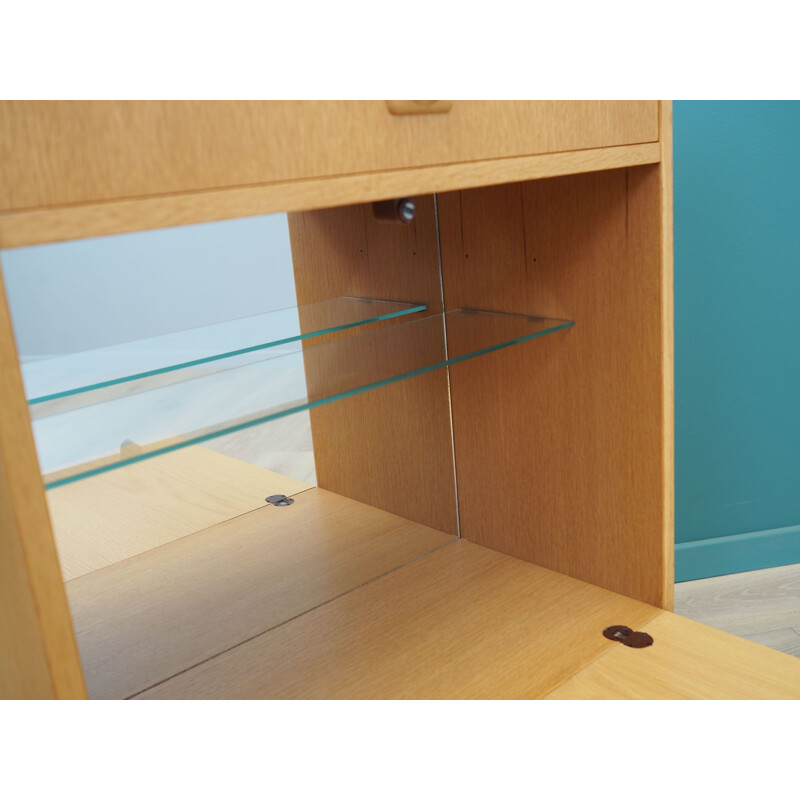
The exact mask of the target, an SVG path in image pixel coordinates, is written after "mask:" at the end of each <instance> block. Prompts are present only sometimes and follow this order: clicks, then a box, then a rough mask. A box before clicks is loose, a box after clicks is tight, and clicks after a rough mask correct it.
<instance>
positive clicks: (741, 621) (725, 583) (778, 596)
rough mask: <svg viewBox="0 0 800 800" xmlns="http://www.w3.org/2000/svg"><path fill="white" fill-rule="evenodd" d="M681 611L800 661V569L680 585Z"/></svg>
mask: <svg viewBox="0 0 800 800" xmlns="http://www.w3.org/2000/svg"><path fill="white" fill-rule="evenodd" d="M675 612H676V613H677V614H680V615H681V616H684V617H689V618H690V619H693V620H696V621H697V622H703V623H705V624H706V625H711V626H712V627H714V628H719V629H720V630H723V631H727V632H728V633H733V634H735V635H737V636H742V637H744V638H745V639H750V640H751V641H754V642H758V643H759V644H763V645H766V646H767V647H772V648H774V649H775V650H781V651H782V652H784V653H789V654H790V655H793V656H797V657H798V658H800V564H791V565H789V566H786V567H773V568H772V569H760V570H755V571H753V572H740V573H736V574H734V575H721V576H719V577H717V578H705V579H704V580H699V581H686V582H685V583H677V584H675Z"/></svg>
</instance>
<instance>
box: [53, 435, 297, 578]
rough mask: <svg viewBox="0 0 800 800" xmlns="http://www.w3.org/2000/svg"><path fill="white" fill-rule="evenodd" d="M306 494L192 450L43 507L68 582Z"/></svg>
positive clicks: (67, 490)
mask: <svg viewBox="0 0 800 800" xmlns="http://www.w3.org/2000/svg"><path fill="white" fill-rule="evenodd" d="M308 488H310V486H309V484H307V483H303V482H302V481H296V480H293V479H292V478H286V477H284V476H283V475H279V474H277V473H275V472H271V471H270V470H266V469H263V468H261V467H256V466H253V465H252V464H248V463H245V462H244V461H239V460H238V459H236V458H231V457H230V456H226V455H223V454H222V453H218V452H214V451H213V450H209V449H207V448H205V447H197V446H195V447H187V448H184V449H182V450H176V451H174V452H171V453H166V454H165V455H162V456H158V457H157V458H151V459H148V460H146V461H140V462H137V463H135V464H130V465H128V466H126V467H122V468H120V469H116V470H113V471H111V472H105V473H102V474H100V475H96V476H94V477H92V478H87V479H85V480H82V481H77V482H76V483H69V484H67V485H66V486H59V487H58V488H56V489H50V490H49V491H48V492H47V502H48V505H49V507H50V515H51V517H52V520H53V531H54V533H55V538H56V544H57V546H58V552H59V555H60V557H61V569H62V571H63V575H64V580H71V579H73V578H77V577H79V576H81V575H85V574H86V573H88V572H92V571H94V570H97V569H102V568H103V567H107V566H108V565H109V564H114V563H116V562H118V561H122V560H124V559H127V558H131V557H132V556H135V555H137V554H139V553H142V552H144V551H145V550H151V549H152V548H154V547H158V546H159V545H163V544H166V543H167V542H171V541H173V540H174V539H178V538H180V537H182V536H187V535H188V534H190V533H194V532H195V531H199V530H202V529H204V528H208V527H210V526H212V525H216V524H217V523H220V522H223V521H224V520H227V519H230V518H231V517H235V516H237V515H239V514H243V513H245V512H246V511H252V510H253V509H256V508H260V507H262V506H264V499H265V498H266V497H268V496H269V495H272V494H285V495H294V494H297V493H298V492H302V491H304V490H305V489H308Z"/></svg>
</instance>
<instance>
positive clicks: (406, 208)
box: [397, 197, 417, 222]
mask: <svg viewBox="0 0 800 800" xmlns="http://www.w3.org/2000/svg"><path fill="white" fill-rule="evenodd" d="M416 213H417V207H416V206H415V205H414V201H413V200H412V199H411V198H410V197H404V198H403V199H402V200H400V201H399V202H398V204H397V216H398V217H400V220H401V222H411V221H412V220H413V219H414V217H415V216H416Z"/></svg>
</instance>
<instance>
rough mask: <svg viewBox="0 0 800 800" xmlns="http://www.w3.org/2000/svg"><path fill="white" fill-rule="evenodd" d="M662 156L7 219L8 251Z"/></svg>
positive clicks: (587, 155) (558, 157)
mask: <svg viewBox="0 0 800 800" xmlns="http://www.w3.org/2000/svg"><path fill="white" fill-rule="evenodd" d="M660 158H661V146H660V144H659V143H658V142H655V143H651V144H635V145H623V146H620V147H605V148H600V149H594V150H575V151H570V152H566V153H546V154H542V155H534V156H519V157H516V158H504V159H491V160H486V161H473V162H467V163H457V164H446V165H440V166H432V167H417V168H410V169H403V170H389V171H385V172H375V173H366V174H362V175H347V176H341V177H334V178H321V179H308V180H300V181H291V182H288V183H274V184H267V185H258V186H249V187H241V188H231V189H218V190H211V191H202V192H189V193H183V194H173V195H159V196H156V197H144V198H137V199H132V200H114V201H104V202H100V203H88V204H79V205H73V206H60V207H52V208H48V209H45V210H32V211H21V212H10V213H5V214H4V213H0V248H10V247H23V246H26V245H32V244H42V243H45V242H59V241H67V240H71V239H81V238H86V237H91V236H109V235H111V234H116V233H128V232H131V231H141V230H148V229H151V228H167V227H171V226H175V225H189V224H194V223H200V222H212V221H214V220H220V219H233V218H235V217H248V216H255V215H257V214H273V213H276V212H281V211H290V212H291V211H305V210H309V209H319V208H327V207H331V206H344V205H350V204H353V203H364V202H368V201H374V200H386V199H390V198H392V197H403V196H407V195H419V194H428V193H430V192H434V191H450V190H453V189H462V188H469V187H473V186H492V185H496V184H501V183H508V182H511V181H520V180H530V179H534V178H550V177H553V176H556V175H570V174H573V173H582V172H596V171H598V170H605V169H615V168H619V167H626V166H636V165H640V164H653V163H656V162H658V161H659V159H660Z"/></svg>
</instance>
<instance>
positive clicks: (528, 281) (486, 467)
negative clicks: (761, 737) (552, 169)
mask: <svg viewBox="0 0 800 800" xmlns="http://www.w3.org/2000/svg"><path fill="white" fill-rule="evenodd" d="M660 200H661V187H660V178H659V171H658V168H657V167H640V168H636V169H629V170H613V171H608V172H603V173H591V174H586V175H576V176H570V177H564V178H554V179H550V180H544V181H532V182H527V183H524V184H516V185H508V186H501V187H494V188H488V189H473V190H469V191H464V192H460V193H451V194H445V195H441V196H440V198H439V219H440V226H441V242H442V264H443V270H444V291H445V305H446V308H448V309H453V308H459V307H472V308H480V309H487V310H492V311H506V312H515V313H527V314H536V315H540V316H544V317H555V318H560V319H571V320H574V321H575V327H574V328H571V329H570V330H568V331H562V332H560V333H556V334H553V335H551V336H547V337H545V338H544V339H540V340H535V341H533V342H530V343H528V344H524V345H521V346H519V347H514V348H508V349H506V350H503V351H500V352H497V353H492V354H490V355H487V356H485V357H483V358H480V359H475V360H473V361H468V362H465V363H462V364H457V365H455V366H454V367H452V368H451V397H452V406H453V424H454V437H455V454H456V471H457V477H458V489H459V507H460V514H461V534H462V536H463V537H465V538H466V539H469V540H471V541H473V542H476V543H478V544H482V545H485V546H487V547H492V548H495V549H497V550H500V551H502V552H505V553H508V554H510V555H514V556H517V557H519V558H524V559H526V560H529V561H532V562H534V563H536V564H540V565H542V566H545V567H548V568H550V569H555V570H557V571H559V572H563V573H565V574H567V575H571V576H573V577H575V578H580V579H582V580H586V581H588V582H590V583H594V584H597V585H598V586H602V587H604V588H607V589H611V590H612V591H617V592H620V593H622V594H626V595H629V596H631V597H635V598H637V599H639V600H642V601H645V602H648V603H652V604H653V605H659V606H661V605H663V604H666V603H668V598H667V597H666V589H665V586H666V581H667V576H666V573H667V571H668V564H667V558H666V556H665V550H666V548H665V543H664V542H665V537H667V536H671V530H669V524H670V523H669V520H667V519H666V518H665V508H666V503H665V500H664V492H665V488H664V486H665V476H664V469H665V467H664V457H663V448H664V443H665V441H667V439H668V437H669V433H668V432H667V431H665V430H664V408H665V404H666V400H665V398H664V394H665V392H668V391H669V387H668V386H666V385H665V379H664V375H665V368H664V352H663V341H664V338H663V330H664V325H663V324H662V317H663V314H664V305H663V301H662V292H663V285H664V283H663V275H662V257H661V203H660ZM448 338H450V333H449V332H448ZM487 497H488V498H493V501H492V502H487V501H486V498H487Z"/></svg>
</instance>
